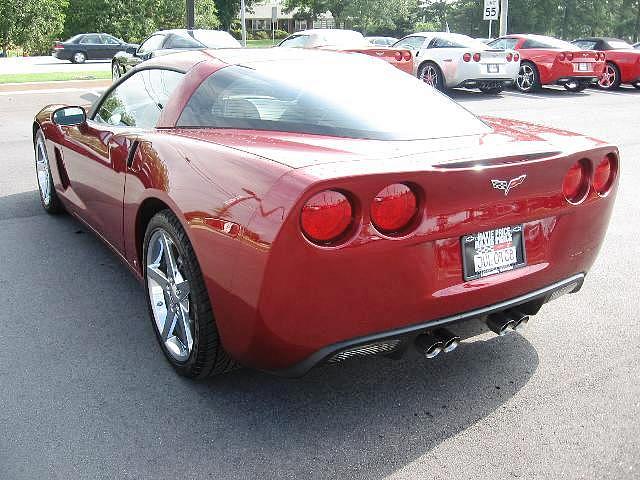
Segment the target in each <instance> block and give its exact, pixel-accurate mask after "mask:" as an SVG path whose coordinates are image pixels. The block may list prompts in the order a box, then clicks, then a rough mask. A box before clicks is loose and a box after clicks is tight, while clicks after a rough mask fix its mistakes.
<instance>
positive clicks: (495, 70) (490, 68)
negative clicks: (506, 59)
mask: <svg viewBox="0 0 640 480" xmlns="http://www.w3.org/2000/svg"><path fill="white" fill-rule="evenodd" d="M499 71H500V67H499V66H498V64H497V63H489V64H488V65H487V72H488V73H498V72H499Z"/></svg>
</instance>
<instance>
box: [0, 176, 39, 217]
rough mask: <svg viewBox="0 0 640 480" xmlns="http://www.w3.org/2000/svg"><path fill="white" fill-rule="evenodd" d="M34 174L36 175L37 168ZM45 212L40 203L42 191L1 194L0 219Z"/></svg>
mask: <svg viewBox="0 0 640 480" xmlns="http://www.w3.org/2000/svg"><path fill="white" fill-rule="evenodd" d="M33 176H34V177H35V169H34V172H33ZM44 214H45V212H44V210H43V209H42V206H41V205H40V193H39V192H38V191H37V190H32V191H30V192H23V193H16V194H13V195H7V196H4V197H2V196H0V220H6V219H8V218H21V217H32V216H34V215H44Z"/></svg>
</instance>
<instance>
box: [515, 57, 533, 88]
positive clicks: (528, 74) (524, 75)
mask: <svg viewBox="0 0 640 480" xmlns="http://www.w3.org/2000/svg"><path fill="white" fill-rule="evenodd" d="M535 78H536V73H535V72H534V71H533V68H531V65H529V64H527V63H525V64H522V65H520V71H519V72H518V77H517V78H516V85H517V86H518V88H519V89H520V90H522V91H524V92H528V91H529V90H531V89H533V85H534V81H535Z"/></svg>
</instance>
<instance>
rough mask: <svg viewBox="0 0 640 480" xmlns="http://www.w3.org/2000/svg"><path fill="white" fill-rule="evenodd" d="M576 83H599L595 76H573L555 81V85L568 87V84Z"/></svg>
mask: <svg viewBox="0 0 640 480" xmlns="http://www.w3.org/2000/svg"><path fill="white" fill-rule="evenodd" d="M574 82H578V83H589V84H595V83H598V77H597V76H593V75H572V76H567V77H561V78H558V79H557V80H556V81H555V84H556V85H567V84H568V83H574Z"/></svg>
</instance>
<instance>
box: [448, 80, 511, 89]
mask: <svg viewBox="0 0 640 480" xmlns="http://www.w3.org/2000/svg"><path fill="white" fill-rule="evenodd" d="M512 84H513V79H512V78H469V79H467V80H464V81H463V82H461V83H459V84H458V85H456V87H461V88H500V87H508V86H509V85H512Z"/></svg>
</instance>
